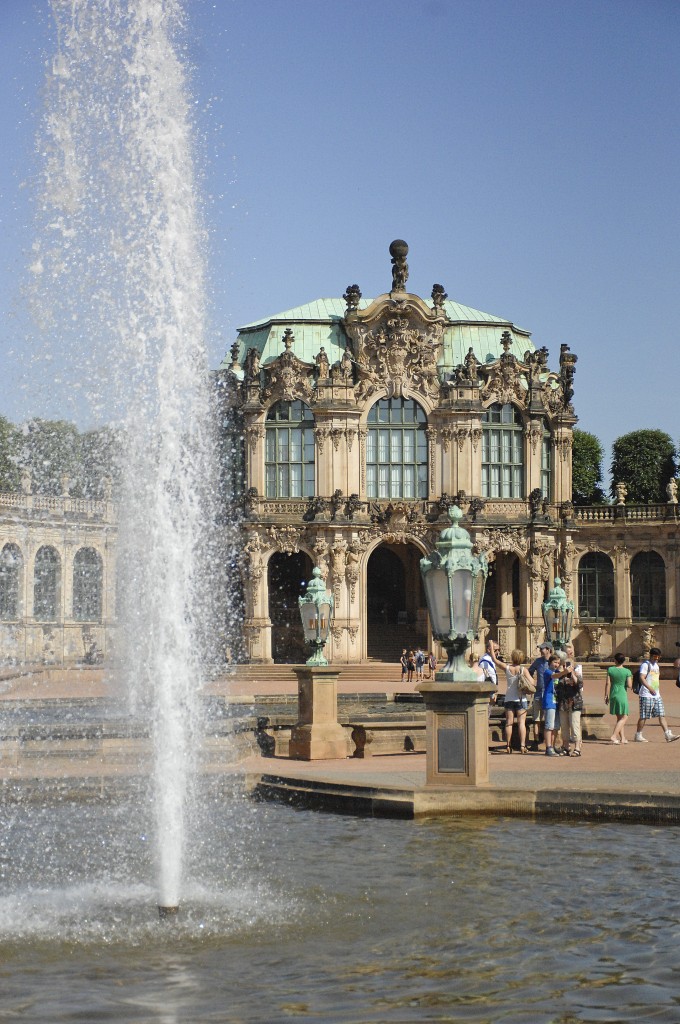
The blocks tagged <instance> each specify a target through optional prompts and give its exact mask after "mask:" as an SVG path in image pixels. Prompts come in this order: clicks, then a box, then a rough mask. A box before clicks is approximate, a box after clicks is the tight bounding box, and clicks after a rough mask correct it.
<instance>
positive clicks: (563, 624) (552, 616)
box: [541, 577, 574, 651]
mask: <svg viewBox="0 0 680 1024" xmlns="http://www.w3.org/2000/svg"><path fill="white" fill-rule="evenodd" d="M561 582H562V581H561V580H560V579H559V578H558V577H556V578H555V586H554V587H553V588H552V590H551V591H550V593H549V594H548V600H547V601H544V602H543V604H542V605H541V611H542V612H543V622H544V623H545V635H546V637H547V638H548V640H549V641H550V643H551V644H552V645H553V648H554V649H555V650H556V651H559V650H561V649H562V648H563V647H565V646H566V645H567V644H568V643H569V641H570V640H571V627H572V624H573V621H574V603H573V601H568V600H567V593H566V591H565V590H564V588H563V587H562V586H561Z"/></svg>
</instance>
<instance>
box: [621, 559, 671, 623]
mask: <svg viewBox="0 0 680 1024" xmlns="http://www.w3.org/2000/svg"><path fill="white" fill-rule="evenodd" d="M630 591H631V598H632V604H633V618H634V619H665V618H666V567H665V566H664V562H663V558H662V557H661V555H659V554H657V553H656V551H639V552H638V554H637V555H635V557H634V558H633V559H632V561H631V563H630Z"/></svg>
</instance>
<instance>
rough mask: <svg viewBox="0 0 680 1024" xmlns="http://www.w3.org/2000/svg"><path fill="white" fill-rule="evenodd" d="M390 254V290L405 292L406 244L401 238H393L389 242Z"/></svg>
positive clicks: (406, 271)
mask: <svg viewBox="0 0 680 1024" xmlns="http://www.w3.org/2000/svg"><path fill="white" fill-rule="evenodd" d="M390 256H391V257H392V291H393V292H405V291H406V282H407V281H408V263H407V262H406V257H407V256H408V245H407V243H406V242H404V241H403V240H402V239H401V238H395V240H394V241H393V242H392V243H390Z"/></svg>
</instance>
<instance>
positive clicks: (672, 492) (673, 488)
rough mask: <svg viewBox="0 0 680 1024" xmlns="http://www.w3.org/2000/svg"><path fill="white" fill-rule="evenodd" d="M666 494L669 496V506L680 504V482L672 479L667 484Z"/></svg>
mask: <svg viewBox="0 0 680 1024" xmlns="http://www.w3.org/2000/svg"><path fill="white" fill-rule="evenodd" d="M666 494H667V496H668V504H669V505H677V503H678V481H677V480H676V479H675V477H672V478H671V479H670V480H669V481H668V483H667V484H666Z"/></svg>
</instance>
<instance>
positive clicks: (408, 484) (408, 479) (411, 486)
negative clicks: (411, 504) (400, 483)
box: [404, 466, 417, 498]
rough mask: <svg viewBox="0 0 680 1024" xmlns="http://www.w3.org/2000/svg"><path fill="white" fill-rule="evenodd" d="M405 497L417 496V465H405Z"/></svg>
mask: <svg viewBox="0 0 680 1024" xmlns="http://www.w3.org/2000/svg"><path fill="white" fill-rule="evenodd" d="M404 497H405V498H416V497H417V494H416V467H415V466H404Z"/></svg>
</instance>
